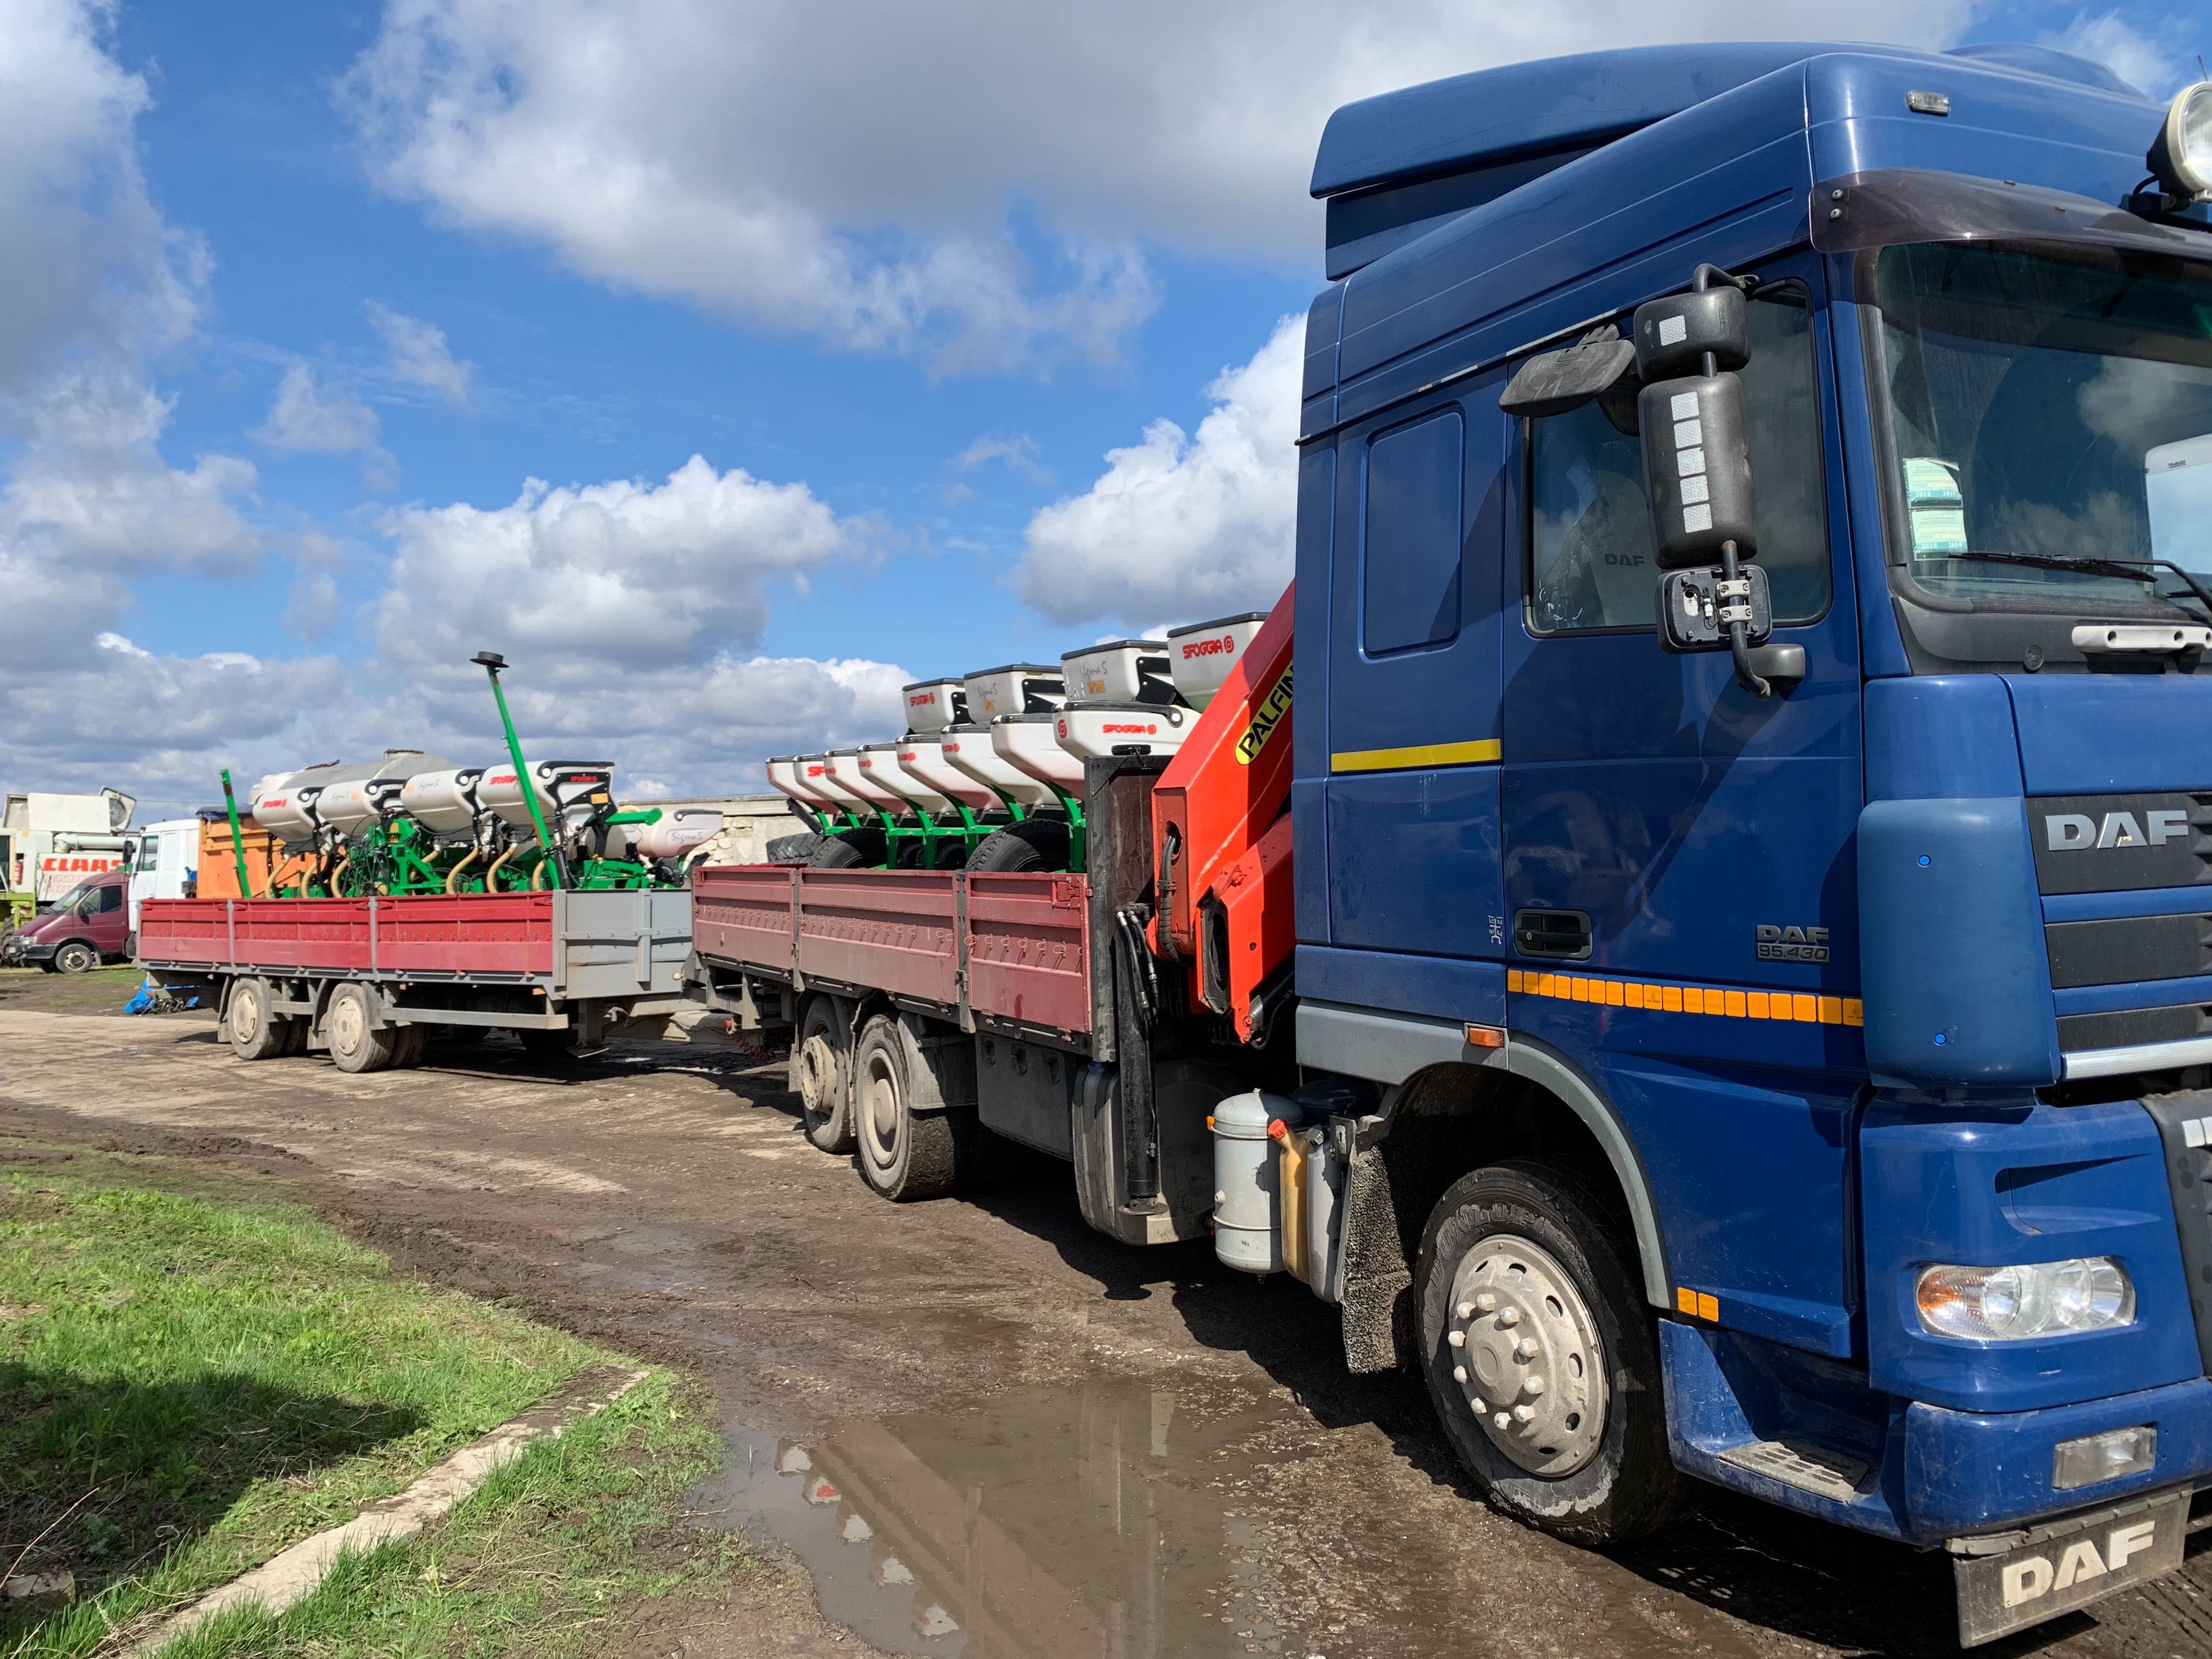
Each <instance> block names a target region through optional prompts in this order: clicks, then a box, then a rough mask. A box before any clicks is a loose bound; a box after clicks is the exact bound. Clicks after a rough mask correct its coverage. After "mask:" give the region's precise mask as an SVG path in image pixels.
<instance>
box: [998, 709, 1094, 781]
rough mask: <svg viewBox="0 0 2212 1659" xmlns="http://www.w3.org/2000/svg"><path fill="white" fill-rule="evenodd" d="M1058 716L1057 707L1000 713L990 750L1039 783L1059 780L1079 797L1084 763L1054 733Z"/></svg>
mask: <svg viewBox="0 0 2212 1659" xmlns="http://www.w3.org/2000/svg"><path fill="white" fill-rule="evenodd" d="M1059 717H1060V711H1058V710H1056V709H1055V710H1054V712H1053V713H1051V714H1001V715H1000V716H999V718H998V719H996V720H993V721H992V722H991V750H992V752H993V753H994V754H995V755H997V756H998V757H999V758H1000V760H1002V761H1005V762H1006V763H1007V764H1008V765H1009V766H1015V767H1018V768H1020V769H1022V770H1023V771H1024V772H1026V773H1028V774H1029V775H1030V776H1031V777H1033V778H1035V779H1036V780H1037V781H1039V782H1040V783H1047V784H1052V783H1056V784H1058V785H1059V786H1060V787H1061V788H1062V789H1065V790H1066V791H1067V793H1069V794H1071V795H1074V796H1078V797H1080V796H1081V795H1082V793H1083V763H1082V762H1081V761H1079V760H1078V759H1076V757H1074V756H1073V755H1071V754H1069V753H1068V752H1067V750H1065V749H1062V748H1061V747H1060V739H1059V738H1057V737H1056V736H1054V732H1053V722H1054V720H1057V719H1059ZM1054 799H1058V797H1057V796H1055V797H1054Z"/></svg>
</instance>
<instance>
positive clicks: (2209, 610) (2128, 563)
mask: <svg viewBox="0 0 2212 1659" xmlns="http://www.w3.org/2000/svg"><path fill="white" fill-rule="evenodd" d="M1942 557H1944V558H1947V559H1972V560H1975V561H1977V562H1980V563H1983V564H2023V565H2027V567H2028V568H2031V569H2034V570H2078V571H2080V572H2081V573H2082V574H2084V575H2087V576H2118V577H2121V578H2123V579H2124V580H2128V581H2136V582H2148V583H2149V584H2150V585H2151V586H2152V587H2153V589H2154V590H2155V588H2156V586H2157V585H2158V577H2157V576H2156V575H2155V574H2152V573H2153V572H2154V571H2157V570H2171V571H2172V572H2173V574H2175V575H2177V576H2179V577H2180V578H2181V580H2182V585H2183V586H2185V587H2187V588H2188V589H2189V592H2188V594H2187V596H2186V597H2188V598H2191V599H2195V600H2196V601H2197V604H2199V605H2203V607H2204V613H2205V615H2207V616H2208V617H2212V591H2208V590H2207V589H2206V587H2205V586H2204V584H2203V583H2202V582H2200V581H2198V580H2197V578H2196V576H2195V575H2194V574H2191V572H2189V571H2187V570H2185V569H2184V568H2182V567H2181V566H2179V565H2178V564H2176V563H2174V562H2173V561H2172V560H2171V559H2105V558H2097V559H2069V558H2067V557H2065V556H2063V555H2061V554H2057V553H1995V552H1989V551H1985V550H1983V549H1980V548H1968V549H1965V550H1960V551H1959V552H1956V553H1946V554H1943V555H1942ZM2157 597H2158V598H2160V599H2181V598H2183V597H2185V596H2184V595H2182V594H2179V593H2160V594H2158V595H2157Z"/></svg>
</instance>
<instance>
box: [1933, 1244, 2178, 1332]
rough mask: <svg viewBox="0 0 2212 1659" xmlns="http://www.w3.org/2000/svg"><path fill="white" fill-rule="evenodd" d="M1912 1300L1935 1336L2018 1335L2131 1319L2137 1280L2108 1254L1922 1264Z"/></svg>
mask: <svg viewBox="0 0 2212 1659" xmlns="http://www.w3.org/2000/svg"><path fill="white" fill-rule="evenodd" d="M1914 1300H1915V1301H1917V1303H1918V1304H1919V1307H1920V1323H1921V1325H1922V1326H1923V1328H1925V1329H1927V1330H1928V1331H1929V1332H1930V1333H1931V1334H1934V1335H1936V1336H1963V1337H1968V1338H1971V1339H1972V1340H1976V1341H1979V1342H2012V1341H2018V1340H2021V1339H2022V1338H2024V1337H2032V1336H2072V1335H2077V1334H2080V1333H2081V1332H2083V1331H2101V1330H2107V1329H2110V1328H2112V1327H2113V1326H2116V1325H2130V1324H2133V1323H2134V1322H2135V1317H2136V1287H2135V1286H2134V1285H2132V1284H2130V1283H2129V1281H2128V1276H2127V1274H2125V1273H2123V1272H2121V1271H2120V1266H2119V1264H2118V1262H2116V1261H2113V1260H2112V1258H2111V1257H2110V1256H2103V1255H2093V1256H2087V1257H2077V1258H2075V1260H2073V1261H2036V1262H2030V1263H2028V1264H2027V1265H2025V1266H2022V1267H1923V1268H1922V1269H1921V1270H1920V1282H1919V1285H1917V1290H1916V1293H1915V1297H1914Z"/></svg>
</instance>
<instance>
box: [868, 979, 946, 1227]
mask: <svg viewBox="0 0 2212 1659" xmlns="http://www.w3.org/2000/svg"><path fill="white" fill-rule="evenodd" d="M853 1119H854V1124H853V1127H854V1136H855V1139H857V1140H858V1142H859V1151H860V1176H861V1178H862V1179H863V1180H865V1181H866V1182H867V1183H868V1185H869V1186H871V1187H872V1188H875V1189H876V1190H877V1191H878V1193H881V1194H883V1195H884V1197H885V1198H888V1199H890V1200H891V1201H892V1202H894V1203H897V1204H905V1203H910V1202H912V1201H913V1200H916V1199H922V1198H942V1197H944V1196H945V1194H947V1193H949V1192H951V1191H952V1189H953V1188H956V1187H957V1186H958V1185H959V1184H960V1181H961V1177H962V1176H964V1175H965V1174H967V1173H968V1170H969V1165H970V1164H973V1162H974V1160H975V1140H976V1125H975V1109H974V1106H973V1105H972V1104H969V1105H967V1106H966V1107H965V1108H964V1109H963V1108H962V1107H957V1106H947V1105H946V1104H945V1102H944V1097H943V1096H942V1095H941V1094H940V1093H939V1088H938V1082H937V1079H936V1077H935V1075H934V1074H933V1072H932V1070H931V1068H930V1066H929V1063H928V1060H927V1057H926V1056H925V1055H924V1054H923V1053H922V1051H921V1046H920V1045H919V1044H918V1043H916V1042H915V1038H914V1034H913V1032H912V1030H910V1029H909V1027H908V1025H907V1024H906V1023H905V1022H904V1021H902V1020H896V1019H893V1018H891V1017H890V1015H888V1014H878V1015H877V1016H876V1017H875V1018H873V1019H872V1020H870V1021H869V1022H868V1023H867V1025H866V1027H865V1028H864V1029H863V1030H862V1031H861V1032H860V1044H859V1046H858V1047H857V1048H855V1049H854V1054H853Z"/></svg>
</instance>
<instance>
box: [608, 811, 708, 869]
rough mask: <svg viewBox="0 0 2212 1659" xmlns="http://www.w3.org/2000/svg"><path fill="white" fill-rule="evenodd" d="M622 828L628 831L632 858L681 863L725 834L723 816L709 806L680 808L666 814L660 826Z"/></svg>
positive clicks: (645, 825)
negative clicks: (676, 860) (681, 859)
mask: <svg viewBox="0 0 2212 1659" xmlns="http://www.w3.org/2000/svg"><path fill="white" fill-rule="evenodd" d="M621 827H623V828H626V829H628V830H629V850H630V854H631V856H632V857H634V858H642V859H680V858H683V857H684V856H686V855H687V854H691V853H694V852H696V851H697V850H698V849H699V848H702V847H704V846H705V845H706V844H707V843H708V842H710V841H712V840H714V837H715V836H719V835H720V834H721V833H722V815H721V814H720V812H717V811H714V809H713V808H712V807H710V806H679V807H677V808H676V809H675V810H674V811H664V812H663V813H662V814H661V815H660V822H659V823H638V824H629V825H624V826H621Z"/></svg>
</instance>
